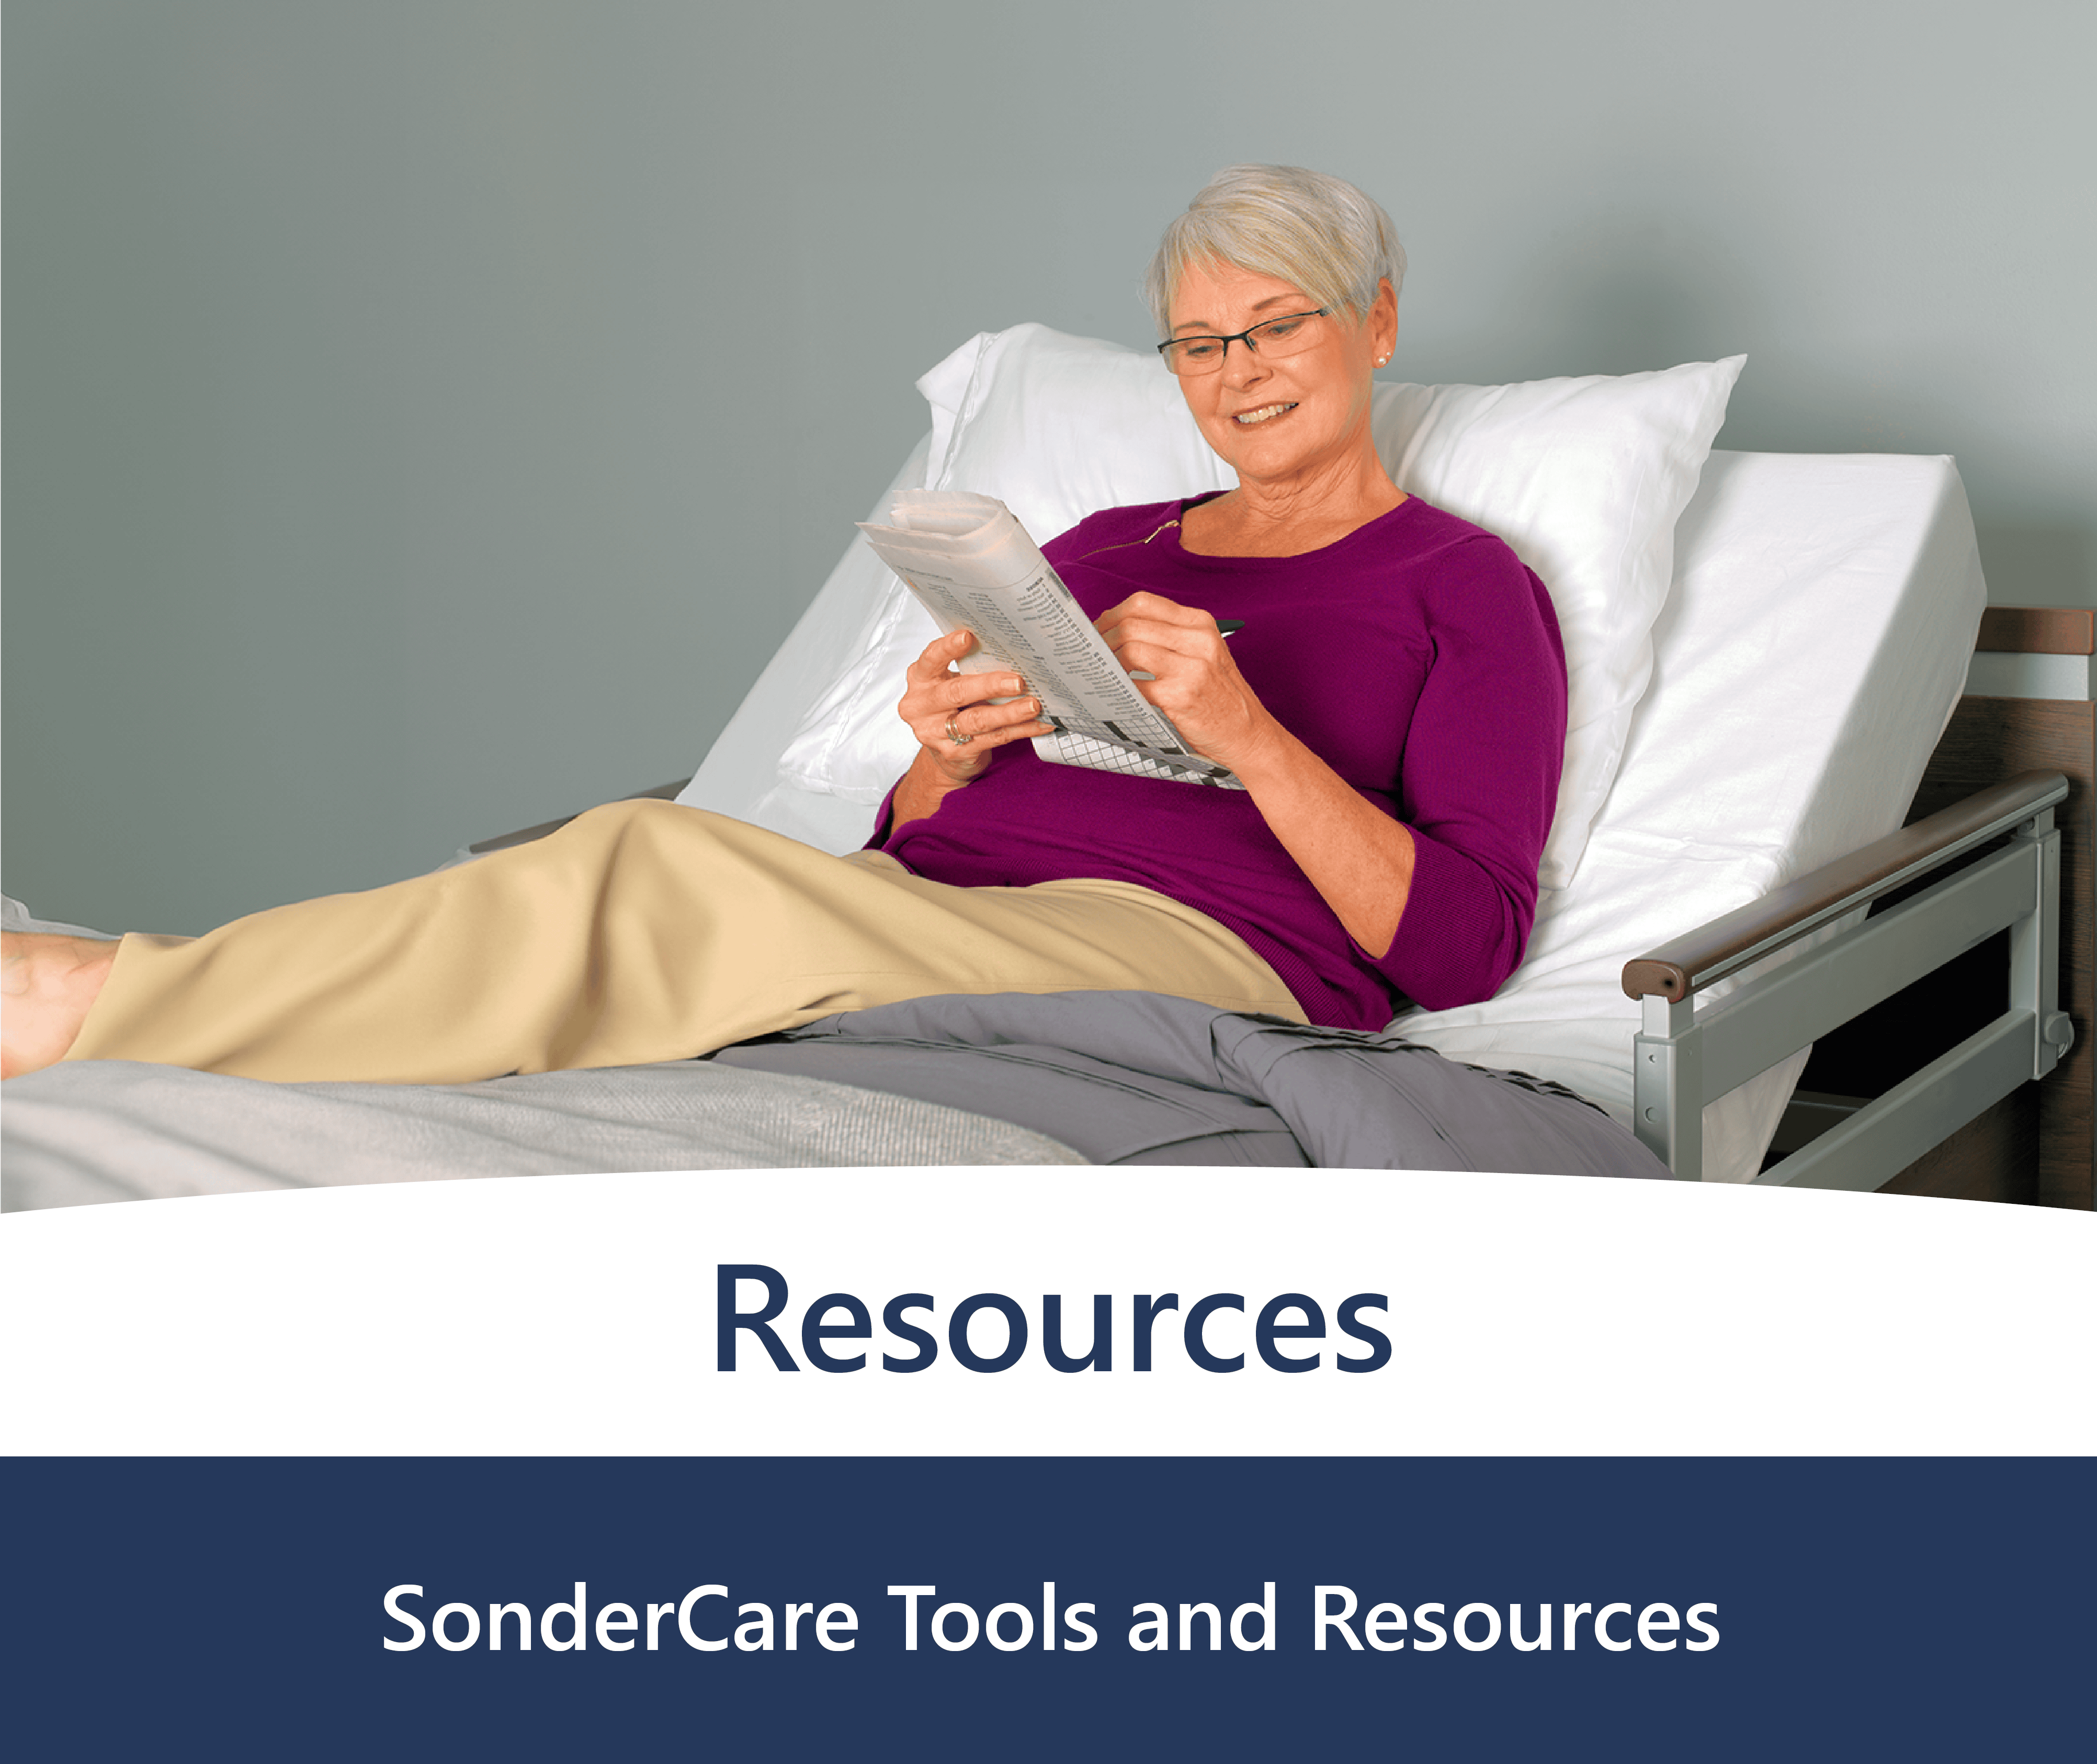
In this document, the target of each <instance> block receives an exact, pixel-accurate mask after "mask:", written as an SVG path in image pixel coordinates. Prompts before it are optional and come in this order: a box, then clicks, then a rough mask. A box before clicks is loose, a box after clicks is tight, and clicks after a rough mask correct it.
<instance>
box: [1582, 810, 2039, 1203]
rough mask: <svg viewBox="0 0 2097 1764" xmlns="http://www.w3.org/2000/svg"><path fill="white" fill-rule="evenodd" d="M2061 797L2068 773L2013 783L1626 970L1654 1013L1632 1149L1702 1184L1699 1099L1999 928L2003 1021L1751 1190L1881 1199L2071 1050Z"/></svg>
mask: <svg viewBox="0 0 2097 1764" xmlns="http://www.w3.org/2000/svg"><path fill="white" fill-rule="evenodd" d="M2067 794H2068V781H2067V780H2066V778H2064V777H2062V776H2061V774H2060V773H2056V772H2026V773H2019V774H2018V775H2017V776H2016V777H2013V778H2011V779H2008V780H2007V781H2005V782H2003V783H2002V784H1998V785H1995V786H1991V787H1990V788H1989V789H1987V790H1982V791H1980V792H1978V793H1977V794H1974V795H1972V796H1971V797H1968V798H1967V799H1965V800H1964V801H1963V802H1961V803H1955V804H1954V805H1953V806H1952V807H1951V808H1947V809H1946V810H1944V811H1943V812H1942V813H1940V814H1936V815H1932V816H1929V817H1928V819H1927V820H1925V821H1918V822H1917V823H1916V824H1915V825H1913V826H1911V827H1907V828H1904V829H1902V830H1901V831H1900V832H1898V833H1896V834H1889V836H1888V837H1887V838H1884V839H1880V840H1877V841H1875V842H1874V843H1872V844H1871V845H1868V846H1866V847H1863V849H1862V850H1860V851H1854V852H1852V853H1851V854H1850V856H1847V857H1845V858H1842V859H1840V860H1837V862H1835V863H1833V864H1828V865H1826V866H1824V867H1823V868H1822V869H1818V870H1815V871H1813V872H1811V873H1810V874H1807V875H1805V876H1801V877H1800V878H1798V879H1797V881H1795V882H1790V883H1788V884H1787V885H1785V886H1784V887H1782V888H1780V889H1778V890H1777V891H1775V892H1774V893H1773V894H1771V895H1766V896H1765V897H1764V898H1763V899H1762V900H1759V901H1756V902H1754V903H1753V904H1751V905H1749V906H1747V907H1745V908H1741V909H1740V911H1738V912H1736V913H1727V914H1726V915H1725V916H1724V917H1721V918H1718V919H1714V920H1713V921H1711V922H1710V923H1709V924H1707V925H1705V926H1700V927H1699V928H1698V929H1697V930H1694V931H1692V932H1690V933H1688V935H1686V936H1683V937H1679V938H1676V939H1673V940H1672V941H1671V942H1670V943H1665V944H1663V945H1661V947H1660V948H1657V949H1656V950H1653V951H1651V952H1648V954H1646V955H1644V956H1640V957H1639V958H1638V959H1636V960H1635V961H1631V962H1629V963H1627V964H1626V965H1625V968H1624V975H1623V987H1624V991H1625V992H1626V994H1628V995H1629V996H1631V997H1633V998H1635V999H1638V1000H1640V1001H1641V1003H1642V1005H1643V1006H1644V1025H1643V1028H1642V1031H1641V1032H1640V1035H1638V1036H1637V1038H1636V1040H1635V1043H1634V1052H1633V1060H1634V1066H1633V1084H1632V1101H1633V1110H1634V1120H1633V1126H1634V1128H1635V1131H1636V1132H1637V1134H1638V1136H1639V1138H1640V1140H1643V1141H1644V1143H1645V1145H1647V1146H1648V1147H1649V1148H1650V1149H1652V1150H1653V1152H1654V1153H1655V1154H1656V1155H1657V1156H1658V1157H1659V1158H1661V1160H1662V1161H1663V1162H1666V1165H1667V1166H1668V1167H1669V1168H1670V1170H1672V1171H1674V1172H1675V1175H1677V1176H1679V1177H1681V1178H1683V1179H1684V1180H1691V1181H1694V1180H1699V1179H1701V1176H1702V1174H1703V1111H1704V1105H1705V1104H1706V1103H1707V1102H1710V1101H1712V1100H1713V1099H1714V1098H1716V1097H1718V1096H1723V1095H1724V1094H1725V1093H1726V1092H1727V1091H1729V1090H1731V1089H1732V1088H1734V1087H1735V1086H1736V1085H1738V1084H1740V1083H1745V1081H1746V1080H1747V1079H1749V1078H1752V1077H1753V1076H1754V1075H1755V1074H1756V1073H1758V1072H1759V1071H1762V1070H1766V1068H1767V1067H1769V1066H1772V1065H1774V1064H1775V1062H1776V1061H1779V1060H1780V1059H1782V1058H1784V1057H1785V1056H1786V1055H1787V1054H1789V1053H1796V1052H1797V1050H1798V1049H1799V1048H1802V1047H1804V1046H1806V1044H1807V1043H1809V1042H1810V1041H1813V1040H1815V1039H1817V1038H1818V1037H1819V1036H1821V1035H1825V1034H1826V1033H1827V1032H1828V1031H1829V1030H1831V1029H1832V1028H1834V1027H1835V1026H1837V1024H1838V1023H1841V1022H1847V1021H1848V1020H1849V1019H1850V1018H1852V1017H1854V1016H1857V1015H1858V1014H1859V1013H1862V1012H1863V1011H1865V1010H1867V1009H1870V1008H1871V1007H1872V1005H1876V1004H1877V1003H1879V1002H1880V1000H1884V999H1886V998H1889V997H1891V996H1893V994H1894V993H1896V992H1898V991H1900V990H1901V989H1902V987H1906V986H1907V985H1908V984H1910V983H1911V982H1913V981H1915V980H1917V979H1920V978H1921V977H1922V976H1923V975H1924V974H1928V973H1929V972H1930V971H1931V970H1933V969H1935V968H1937V967H1940V966H1942V965H1943V964H1944V963H1945V962H1946V961H1950V960H1951V959H1952V958H1953V957H1954V956H1959V955H1962V954H1963V953H1964V952H1966V951H1967V950H1968V949H1971V948H1973V947H1974V946H1975V945H1976V944H1977V943H1981V942H1983V941H1985V939H1988V938H1989V937H1991V936H1993V935H1994V934H1995V933H1996V932H1997V931H1999V930H2003V929H2004V928H2006V927H2007V929H2008V930H2009V931H2010V1000H2009V1009H2007V1010H2006V1011H2004V1012H2003V1014H2002V1015H2001V1016H1999V1017H1998V1018H1996V1019H1995V1020H1994V1022H1992V1023H1990V1024H1989V1025H1988V1026H1986V1027H1985V1028H1984V1029H1982V1030H1981V1031H1978V1032H1977V1034H1975V1035H1972V1036H1970V1037H1968V1040H1965V1041H1963V1042H1962V1043H1961V1044H1959V1046H1958V1047H1956V1048H1953V1049H1952V1050H1951V1051H1950V1053H1946V1054H1945V1055H1944V1056H1943V1057H1942V1058H1940V1059H1937V1060H1935V1061H1932V1062H1931V1063H1930V1064H1929V1065H1928V1066H1925V1067H1924V1068H1923V1070H1921V1071H1920V1072H1918V1073H1916V1074H1915V1075H1914V1076H1913V1077H1912V1078H1910V1079H1907V1080H1906V1081H1905V1082H1904V1083H1901V1084H1899V1085H1897V1086H1896V1087H1895V1088H1893V1090H1891V1091H1889V1092H1887V1093H1886V1095H1885V1096H1881V1097H1880V1098H1878V1099H1877V1100H1876V1101H1874V1102H1872V1104H1871V1105H1868V1106H1867V1107H1866V1108H1863V1109H1861V1110H1858V1111H1857V1113H1856V1114H1854V1115H1852V1116H1851V1117H1850V1118H1849V1119H1848V1120H1847V1121H1845V1122H1844V1123H1842V1125H1841V1126H1840V1127H1836V1128H1834V1129H1833V1130H1832V1131H1829V1132H1827V1133H1824V1134H1823V1135H1822V1136H1820V1137H1819V1138H1818V1139H1815V1140H1813V1141H1812V1142H1811V1143H1810V1144H1809V1145H1806V1146H1804V1147H1802V1148H1801V1149H1800V1150H1798V1151H1797V1152H1794V1153H1793V1154H1792V1155H1791V1156H1790V1157H1788V1158H1785V1159H1784V1161H1783V1162H1781V1163H1780V1164H1778V1165H1776V1166H1775V1167H1773V1168H1771V1169H1770V1170H1767V1171H1764V1172H1763V1173H1762V1175H1760V1176H1759V1177H1758V1178H1757V1179H1756V1180H1758V1181H1759V1182H1763V1183H1768V1184H1790V1185H1793V1186H1797V1187H1808V1188H1877V1187H1879V1186H1880V1184H1883V1183H1885V1182H1887V1181H1889V1180H1891V1179H1892V1178H1893V1176H1894V1175H1898V1173H1899V1172H1900V1171H1902V1169H1904V1168H1906V1167H1907V1165H1909V1164H1910V1163H1911V1162H1914V1161H1915V1158H1919V1157H1920V1156H1921V1155H1922V1153H1924V1152H1925V1151H1927V1150H1928V1149H1929V1148H1930V1147H1931V1146H1932V1145H1935V1144H1937V1142H1938V1141H1939V1140H1942V1139H1943V1138H1944V1137H1946V1136H1947V1135H1948V1134H1950V1133H1952V1132H1954V1131H1956V1130H1957V1129H1958V1128H1959V1127H1963V1125H1964V1124H1965V1123H1967V1122H1968V1121H1969V1120H1971V1119H1972V1118H1973V1117H1974V1116H1975V1115H1977V1114H1979V1113H1980V1112H1981V1110H1984V1109H1985V1108H1987V1107H1989V1106H1990V1105H1991V1104H1993V1103H1994V1102H1996V1101H1998V1100H1999V1099H2000V1098H2002V1097H2003V1096H2007V1095H2008V1093H2009V1092H2011V1091H2012V1090H2014V1089H2015V1088H2016V1087H2017V1086H2018V1085H2019V1084H2020V1083H2024V1082H2025V1080H2026V1079H2034V1078H2043V1077H2044V1076H2045V1075H2047V1073H2048V1072H2050V1071H2051V1070H2053V1067H2054V1066H2055V1063H2056V1062H2057V1061H2059V1059H2060V1056H2061V1055H2062V1054H2063V1053H2064V1052H2065V1051H2066V1050H2067V1048H2069V1045H2070V1044H2072V1043H2073V1040H2074V1031H2073V1027H2072V1026H2071V1025H2070V1024H2069V1020H2068V1018H2067V1016H2066V1015H2065V1014H2064V1013H2063V1012H2061V1010H2060V1009H2059V987H2060V834H2059V832H2058V831H2057V830H2056V829H2055V826H2054V825H2053V811H2054V808H2055V805H2057V804H2058V803H2060V802H2061V801H2062V800H2063V799H2064V798H2065V797H2066V796H2067ZM2005 834H2007V835H2008V836H2009V843H2007V845H2006V846H2005V847H2003V849H2002V850H2000V851H1995V852H1993V853H1991V854H1990V855H1989V856H1986V857H1984V858H1982V859H1981V860H1978V861H1977V862H1975V863H1972V864H1968V865H1967V866H1966V867H1965V868H1964V869H1960V870H1959V871H1957V872H1956V873H1954V874H1952V875H1950V876H1949V877H1946V878H1945V879H1944V880H1942V881H1941V882H1936V883H1933V884H1932V885H1931V886H1928V888H1925V889H1924V890H1923V891H1921V892H1920V893H1919V894H1916V895H1914V896H1912V897H1911V899H1908V900H1904V901H1902V902H1901V903H1900V904H1898V906H1895V907H1893V908H1889V909H1888V910H1887V911H1885V912H1884V913H1880V914H1878V915H1877V916H1876V917H1873V918H1871V919H1869V920H1867V921H1863V922H1862V923H1858V924H1855V925H1852V926H1848V927H1845V929H1842V930H1839V931H1837V932H1836V933H1835V935H1832V937H1829V938H1828V939H1826V940H1825V941H1823V942H1822V943H1819V945H1818V946H1817V947H1815V948H1812V949H1810V950H1807V951H1804V952H1801V953H1799V954H1798V955H1797V956H1794V958H1793V960H1791V961H1788V962H1785V963H1784V964H1783V965H1780V966H1779V967H1777V968H1775V969H1773V970H1771V972H1769V973H1767V974H1761V975H1757V976H1754V977H1753V978H1749V979H1747V980H1745V981H1744V982H1743V983H1742V984H1741V985H1740V987H1737V988H1736V990H1735V991H1733V992H1732V993H1731V996H1728V997H1727V998H1725V999H1724V1000H1721V1001H1719V1002H1718V1003H1717V1004H1715V1005H1710V1004H1707V1005H1705V1006H1704V1007H1703V1008H1702V1009H1701V1010H1700V1009H1698V1005H1697V1000H1696V995H1697V994H1698V993H1699V992H1701V991H1704V990H1705V989H1706V988H1708V987H1710V986H1712V985H1713V984H1714V983H1716V982H1718V981H1719V980H1722V979H1725V978H1728V977H1729V976H1731V975H1734V974H1740V973H1741V971H1742V970H1745V969H1746V968H1748V967H1749V966H1750V965H1752V964H1753V963H1755V962H1758V961H1762V959H1763V958H1765V957H1766V956H1770V955H1772V954H1774V953H1775V952H1777V951H1778V950H1780V949H1783V948H1785V947H1787V946H1788V945H1789V944H1792V943H1797V942H1798V941H1799V940H1800V939H1803V938H1806V937H1807V936H1810V935H1812V934H1813V933H1814V932H1815V931H1819V930H1825V929H1827V928H1828V927H1829V926H1833V925H1835V924H1836V923H1837V921H1839V920H1841V919H1842V918H1844V917H1847V916H1849V915H1851V914H1854V913H1860V912H1861V910H1862V909H1863V908H1865V907H1867V906H1868V905H1869V904H1871V903H1872V902H1873V901H1875V900H1878V899H1880V897H1881V896H1883V895H1886V894H1889V893H1890V892H1892V891H1893V890H1895V889H1898V888H1900V887H1902V886H1906V885H1907V884H1908V883H1910V882H1915V881H1917V880H1919V879H1920V878H1923V877H1925V876H1927V875H1928V873H1931V872H1932V871H1933V870H1936V869H1942V868H1943V867H1944V866H1945V865H1946V864H1950V863H1952V862H1953V861H1955V860H1957V859H1959V858H1960V857H1963V856H1967V855H1968V854H1969V853H1971V852H1972V851H1976V850H1977V849H1978V848H1979V847H1981V846H1984V845H1985V844H1987V843H1989V842H1990V841H1991V840H1994V839H1997V838H2002V837H2003V835H2005Z"/></svg>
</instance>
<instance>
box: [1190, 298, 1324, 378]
mask: <svg viewBox="0 0 2097 1764" xmlns="http://www.w3.org/2000/svg"><path fill="white" fill-rule="evenodd" d="M1332 316H1333V309H1332V308H1331V307H1329V306H1319V307H1314V308H1312V309H1311V310H1310V311H1309V312H1307V313H1281V314H1279V315H1277V316H1276V317H1273V318H1263V319H1262V320H1261V321H1260V322H1259V323H1258V324H1257V325H1254V326H1250V327H1248V328H1247V329H1246V330H1238V331H1233V332H1232V334H1231V335H1229V336H1228V337H1213V336H1210V335H1208V334H1207V333H1206V331H1197V332H1196V333H1195V334H1194V335H1193V336H1191V337H1167V339H1165V341H1164V342H1162V343H1161V344H1154V345H1153V347H1154V348H1155V349H1156V350H1157V351H1158V360H1159V361H1162V362H1163V363H1164V364H1165V365H1166V369H1167V371H1168V372H1170V373H1172V374H1179V375H1180V378H1181V379H1185V378H1186V376H1185V375H1184V374H1180V370H1178V369H1177V368H1175V367H1174V366H1173V365H1172V357H1171V355H1170V354H1169V353H1167V352H1168V351H1169V350H1171V349H1175V348H1178V347H1179V346H1180V344H1185V343H1220V344H1222V345H1223V346H1224V352H1223V353H1222V354H1221V355H1219V356H1218V357H1216V370H1217V371H1218V372H1219V373H1220V372H1222V370H1223V365H1224V362H1225V361H1228V359H1229V358H1230V353H1231V345H1232V344H1234V343H1241V344H1244V345H1245V346H1246V353H1247V354H1248V355H1255V356H1256V355H1258V354H1259V348H1258V346H1257V345H1256V344H1254V342H1253V340H1252V337H1253V332H1254V331H1256V330H1266V329H1267V326H1269V325H1285V324H1287V323H1288V322H1289V320H1290V319H1292V318H1330V317H1332Z"/></svg>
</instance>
